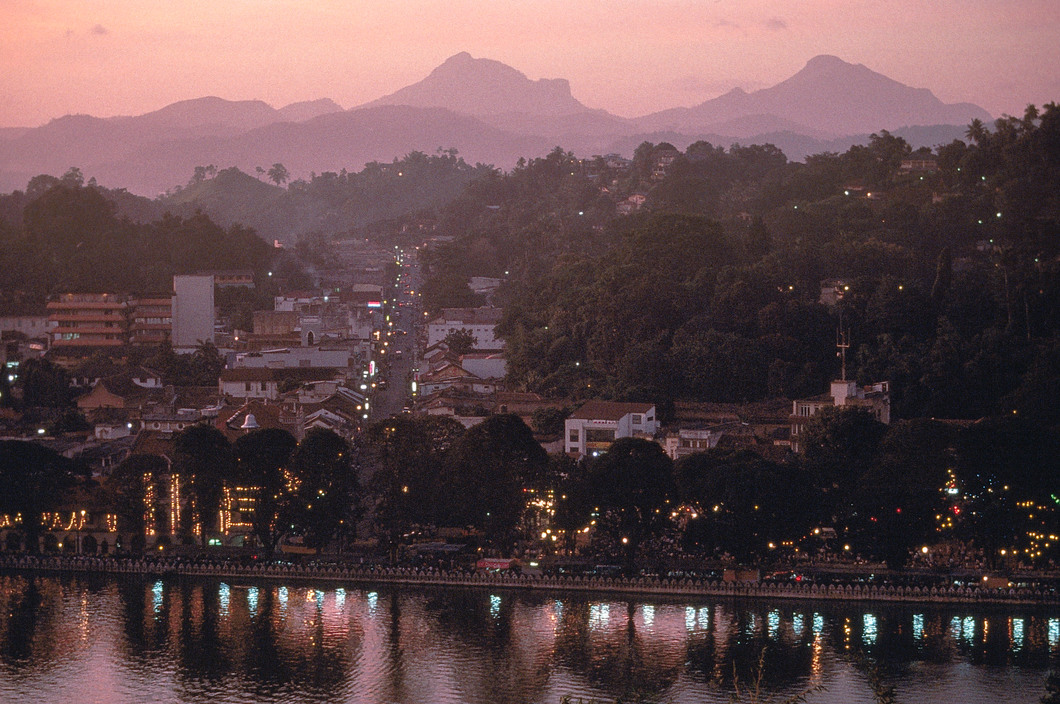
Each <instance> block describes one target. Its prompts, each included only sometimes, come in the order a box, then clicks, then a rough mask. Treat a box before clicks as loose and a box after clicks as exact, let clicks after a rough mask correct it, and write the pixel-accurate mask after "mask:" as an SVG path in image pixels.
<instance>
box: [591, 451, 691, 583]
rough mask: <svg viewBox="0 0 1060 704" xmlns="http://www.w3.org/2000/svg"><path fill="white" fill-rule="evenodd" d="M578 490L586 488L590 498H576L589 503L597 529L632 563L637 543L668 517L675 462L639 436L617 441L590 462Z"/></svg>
mask: <svg viewBox="0 0 1060 704" xmlns="http://www.w3.org/2000/svg"><path fill="white" fill-rule="evenodd" d="M576 490H580V491H583V492H587V494H586V496H587V497H588V501H586V500H585V499H584V498H583V499H581V500H580V501H578V500H576V503H580V505H582V506H585V507H588V505H589V504H590V503H591V504H592V505H593V511H594V513H598V514H599V515H600V518H599V519H598V524H599V527H600V529H601V530H603V531H604V532H605V533H606V534H607V535H608V536H609V538H610V539H611V541H612V544H613V545H615V546H616V547H617V549H619V550H620V551H621V553H622V555H623V557H624V559H625V561H626V565H627V567H630V568H631V567H632V566H633V561H634V560H635V558H636V556H637V551H638V549H639V547H640V545H641V544H642V543H643V542H644V541H646V540H648V539H649V538H651V537H652V536H654V535H657V534H658V532H659V531H660V530H662V528H663V527H664V526H665V525H666V523H667V522H668V521H669V520H670V510H671V506H676V499H677V486H676V483H675V481H674V474H673V463H672V462H671V461H670V458H669V457H668V456H667V455H666V453H665V452H663V449H662V448H661V447H660V446H659V445H658V444H657V443H654V442H652V441H650V440H644V439H641V438H621V439H619V440H616V441H615V443H614V444H613V445H611V447H610V449H608V451H607V452H605V453H604V454H602V455H601V456H600V457H597V458H595V459H594V460H593V461H592V462H590V463H589V466H588V468H587V469H586V471H585V474H584V476H583V477H581V478H580V479H579V486H578V487H577V488H576ZM587 522H588V521H586V523H587Z"/></svg>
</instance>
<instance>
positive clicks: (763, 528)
mask: <svg viewBox="0 0 1060 704" xmlns="http://www.w3.org/2000/svg"><path fill="white" fill-rule="evenodd" d="M674 474H675V475H676V478H677V485H678V488H679V491H680V497H681V501H682V502H683V503H688V504H690V505H692V506H694V507H695V513H696V518H693V519H691V520H690V522H689V524H688V527H687V532H688V536H689V538H690V539H691V540H692V541H693V542H697V543H700V544H701V546H702V543H704V542H706V543H708V545H707V546H706V547H709V548H713V549H714V550H717V551H725V552H728V553H730V554H731V555H733V556H735V557H736V558H737V559H739V560H742V561H750V560H751V559H753V558H755V557H759V558H761V557H764V556H766V555H767V554H768V553H769V550H770V547H769V545H770V543H773V544H774V545H777V544H779V543H780V542H781V541H782V540H785V539H790V538H793V537H795V536H797V535H798V534H799V532H800V531H799V529H800V528H805V527H807V525H806V524H808V523H809V521H807V520H805V517H804V516H805V511H802V510H800V509H801V507H802V506H804V505H806V503H808V502H807V501H803V500H800V494H803V493H805V488H801V487H799V486H798V485H797V484H796V483H795V482H794V481H791V479H790V477H787V476H785V474H784V473H783V471H782V469H781V467H779V466H778V465H776V464H774V463H773V462H770V461H769V460H766V459H765V458H763V457H762V456H760V455H758V454H756V453H754V452H751V451H750V450H739V451H736V452H732V451H728V450H718V449H712V450H706V451H704V452H696V453H693V454H691V455H687V456H685V457H682V458H681V459H680V460H678V461H677V463H676V464H675V465H674ZM807 498H808V497H807Z"/></svg>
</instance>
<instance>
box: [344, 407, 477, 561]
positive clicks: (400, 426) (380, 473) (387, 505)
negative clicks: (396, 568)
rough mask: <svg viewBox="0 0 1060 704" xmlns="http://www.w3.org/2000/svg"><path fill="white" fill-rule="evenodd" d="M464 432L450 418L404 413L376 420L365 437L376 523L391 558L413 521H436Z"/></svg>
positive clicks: (363, 455) (364, 455)
mask: <svg viewBox="0 0 1060 704" xmlns="http://www.w3.org/2000/svg"><path fill="white" fill-rule="evenodd" d="M463 434H464V426H462V425H461V424H460V423H458V422H456V421H455V420H453V419H451V418H445V417H438V416H425V417H399V418H390V419H388V420H384V421H380V422H378V423H373V424H372V425H371V426H369V427H368V429H367V430H366V431H365V433H364V435H363V436H362V437H361V438H360V440H359V442H358V448H359V452H360V455H361V458H362V461H363V463H364V464H365V466H366V467H367V468H368V469H369V470H370V471H371V479H369V481H368V494H369V496H370V497H371V500H372V501H373V502H374V507H373V511H372V520H373V524H374V526H375V530H376V531H377V533H378V534H379V536H380V537H381V538H382V539H383V541H384V542H385V543H386V545H387V547H388V552H389V553H390V555H391V556H392V558H394V559H396V557H397V551H398V549H399V548H400V545H401V544H402V543H403V542H405V539H404V536H405V535H406V534H408V533H409V531H410V530H412V528H413V527H414V526H417V525H420V526H425V525H428V524H433V523H435V522H436V521H437V513H438V509H439V506H438V496H439V493H440V491H441V486H440V478H441V473H442V468H443V466H444V464H445V461H446V455H447V453H448V452H449V449H450V448H451V447H452V446H453V444H454V443H455V442H457V440H458V439H459V438H460V437H461V436H462V435H463Z"/></svg>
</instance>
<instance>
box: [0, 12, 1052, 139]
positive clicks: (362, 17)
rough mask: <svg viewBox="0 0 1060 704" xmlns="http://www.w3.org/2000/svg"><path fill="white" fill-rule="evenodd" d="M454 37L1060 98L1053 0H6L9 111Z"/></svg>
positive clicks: (664, 91)
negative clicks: (818, 62)
mask: <svg viewBox="0 0 1060 704" xmlns="http://www.w3.org/2000/svg"><path fill="white" fill-rule="evenodd" d="M461 51H467V52H469V53H470V54H471V55H472V56H474V57H475V58H487V59H494V60H497V61H501V62H503V63H506V64H508V65H509V66H512V67H514V68H516V69H518V70H519V71H522V72H523V73H524V74H526V75H527V76H528V77H529V78H531V79H538V78H566V79H568V80H569V81H570V84H571V92H572V94H573V95H574V97H575V98H577V99H578V100H580V101H581V102H582V103H584V104H585V105H587V106H589V107H591V108H603V109H605V110H608V111H609V112H612V113H614V114H617V115H621V116H623V117H638V116H641V115H645V114H648V113H651V112H655V111H658V110H662V109H666V108H670V107H677V106H692V105H696V104H699V103H701V102H703V101H705V100H708V99H710V98H713V97H716V96H718V95H720V94H722V93H725V92H727V91H729V90H731V89H732V88H734V87H737V86H738V87H741V88H743V89H745V90H748V91H750V90H755V89H758V88H764V87H768V86H771V85H774V84H776V83H778V82H780V81H782V80H784V79H785V78H788V77H790V76H791V75H793V74H794V73H796V72H797V71H798V70H799V69H801V68H802V67H803V66H804V65H805V64H806V62H807V61H808V60H809V59H811V58H813V57H814V56H816V55H819V54H832V55H835V56H838V57H839V58H841V59H843V60H844V61H847V62H850V63H860V64H864V65H866V66H867V67H869V68H870V69H872V70H874V71H877V72H879V73H882V74H884V75H886V76H889V77H890V78H893V79H895V80H897V81H900V82H902V83H905V84H907V85H910V86H913V87H917V88H928V89H930V90H932V91H933V92H934V93H935V95H937V96H938V97H939V98H940V99H942V100H943V101H944V102H947V103H952V102H973V103H976V104H978V105H980V106H981V107H983V108H985V109H986V110H987V111H988V112H990V113H991V114H993V115H995V116H1000V115H1002V114H1010V115H1022V114H1023V111H1024V109H1025V108H1026V106H1027V105H1028V104H1030V103H1033V104H1036V105H1039V106H1040V105H1042V104H1044V103H1047V102H1060V0H930V1H925V0H868V1H866V0H788V2H783V3H782V2H777V1H776V0H768V1H767V0H312V1H308V2H307V1H306V0H178V1H176V2H166V1H164V0H0V126H3V127H14V126H19V127H35V126H38V125H41V124H44V123H46V122H47V121H49V120H50V119H53V118H55V117H59V116H62V115H66V114H73V113H83V114H90V115H95V116H98V117H110V116H114V115H138V114H142V113H145V112H150V111H152V110H157V109H159V108H162V107H164V106H166V105H168V104H170V103H173V102H176V101H178V100H187V99H192V98H199V97H203V96H208V95H214V96H218V97H221V98H225V99H228V100H252V99H257V100H263V101H265V102H267V103H269V104H270V105H272V106H274V107H277V108H279V107H283V106H284V105H287V104H289V103H293V102H299V101H303V100H315V99H318V98H331V99H332V100H334V101H336V102H337V103H339V104H340V105H341V106H343V107H344V108H350V107H354V106H357V105H360V104H363V103H366V102H369V101H371V100H374V99H375V98H379V97H381V96H383V95H386V94H389V93H392V92H394V91H396V90H398V89H400V88H403V87H405V86H407V85H410V84H412V83H415V82H416V81H419V80H421V79H422V78H424V77H425V76H426V75H427V74H428V73H430V71H431V70H432V69H434V68H435V67H436V66H438V65H439V64H441V63H442V62H443V61H445V59H447V58H449V57H450V56H452V55H454V54H457V53H459V52H461Z"/></svg>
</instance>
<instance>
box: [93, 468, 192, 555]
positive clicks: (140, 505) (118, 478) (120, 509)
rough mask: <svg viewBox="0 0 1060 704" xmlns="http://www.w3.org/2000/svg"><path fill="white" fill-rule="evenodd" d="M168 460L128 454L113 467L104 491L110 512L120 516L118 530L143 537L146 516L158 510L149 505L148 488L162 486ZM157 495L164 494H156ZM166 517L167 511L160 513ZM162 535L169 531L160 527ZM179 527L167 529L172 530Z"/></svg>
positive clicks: (157, 526) (145, 527)
mask: <svg viewBox="0 0 1060 704" xmlns="http://www.w3.org/2000/svg"><path fill="white" fill-rule="evenodd" d="M168 469H169V468H168V465H167V464H166V461H165V459H163V458H162V457H160V456H158V455H129V456H128V457H126V458H125V460H123V461H122V463H121V464H119V465H118V466H117V467H115V468H114V471H112V472H111V473H110V476H109V477H107V479H106V481H105V482H104V485H103V488H104V490H105V492H106V494H107V497H108V499H109V503H110V507H111V510H113V511H114V513H115V514H116V515H117V516H118V520H119V526H118V527H119V529H121V530H127V531H130V532H133V533H136V534H137V535H141V536H142V535H144V533H145V531H146V529H147V521H146V520H145V517H148V516H150V514H151V513H152V512H154V511H155V509H156V508H157V507H156V506H152V505H148V503H147V499H148V497H149V496H150V493H151V492H150V491H149V488H150V487H151V485H152V484H153V485H154V488H155V489H156V490H157V489H158V488H160V487H161V485H162V481H161V480H162V475H164V474H167V473H168ZM156 495H161V494H160V493H157V492H156ZM159 515H160V516H161V515H164V512H160V514H159ZM155 527H156V528H157V529H158V530H159V532H167V531H166V530H165V527H163V526H161V525H156V526H155ZM178 527H179V526H168V529H169V530H170V531H172V530H176V529H177V528H178Z"/></svg>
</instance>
